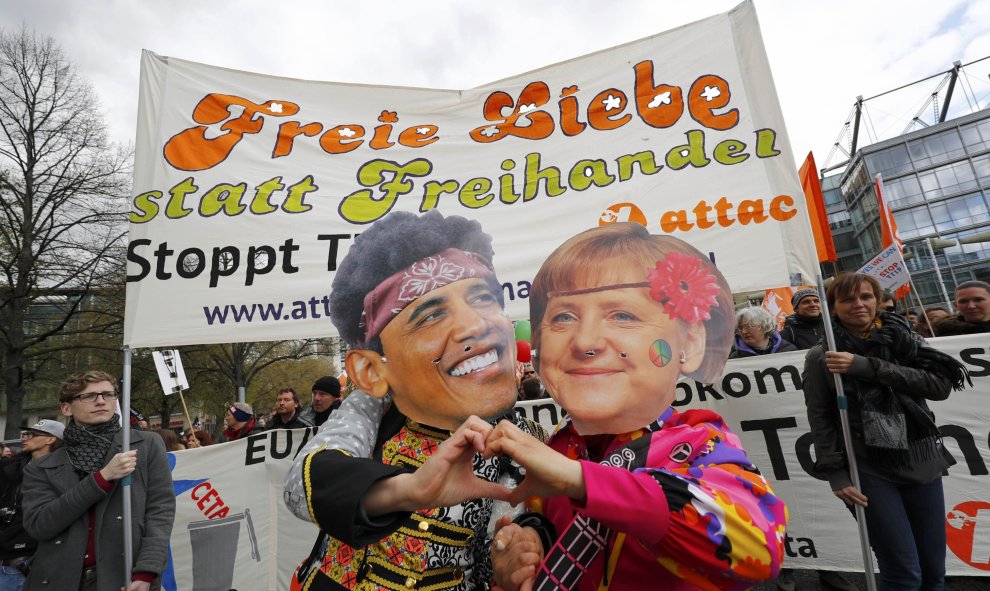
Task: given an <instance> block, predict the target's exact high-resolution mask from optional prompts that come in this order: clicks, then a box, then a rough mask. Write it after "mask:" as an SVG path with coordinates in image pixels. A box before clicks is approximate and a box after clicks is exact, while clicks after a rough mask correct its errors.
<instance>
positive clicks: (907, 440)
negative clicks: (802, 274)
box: [803, 273, 969, 591]
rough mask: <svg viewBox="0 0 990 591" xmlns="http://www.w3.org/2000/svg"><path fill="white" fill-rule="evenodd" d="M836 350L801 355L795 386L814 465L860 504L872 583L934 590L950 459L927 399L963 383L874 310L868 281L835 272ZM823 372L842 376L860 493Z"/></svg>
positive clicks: (898, 322)
mask: <svg viewBox="0 0 990 591" xmlns="http://www.w3.org/2000/svg"><path fill="white" fill-rule="evenodd" d="M826 298H827V300H828V307H829V310H830V311H831V314H832V325H833V329H834V331H835V343H836V349H837V350H836V351H834V352H833V351H827V350H826V348H825V346H824V344H818V345H815V346H814V347H812V348H811V349H810V350H809V351H808V355H807V357H806V359H805V366H804V374H803V383H804V396H805V403H806V405H807V409H808V421H809V423H810V424H811V434H812V437H813V438H814V444H815V456H816V457H817V459H818V460H817V463H816V466H817V468H818V469H819V470H820V471H821V472H823V473H824V474H825V476H827V477H828V481H829V484H830V485H831V487H832V492H833V493H835V496H837V497H839V498H840V499H841V500H842V501H843V502H844V503H846V505H847V506H849V507H850V509H851V508H852V505H861V506H863V507H864V508H865V514H866V526H867V530H868V532H869V535H870V544H871V545H872V546H873V551H874V553H875V554H876V556H877V561H878V563H879V567H880V578H881V587H880V588H881V589H885V590H888V591H889V590H892V589H898V590H900V589H912V590H916V589H926V590H929V589H930V590H936V589H942V586H943V580H944V578H945V511H944V498H943V493H942V472H943V471H944V470H945V469H946V468H948V467H949V466H951V465H952V464H954V463H955V460H953V458H952V456H951V455H949V453H948V452H947V451H946V450H945V448H944V447H943V446H942V443H941V437H940V435H939V431H938V427H937V426H936V424H935V420H934V416H935V415H934V414H933V413H932V412H931V410H929V408H928V404H927V403H926V400H945V399H946V398H948V396H949V393H950V392H951V391H952V389H953V388H955V389H957V390H958V389H961V388H962V387H963V385H964V381H965V380H968V379H969V375H968V372H967V371H966V369H965V367H963V366H962V364H960V363H959V362H958V361H956V360H955V359H953V358H952V357H949V356H948V355H946V354H944V353H942V352H940V351H936V350H935V349H932V348H931V347H929V346H928V345H927V344H926V343H925V342H924V340H923V339H921V337H919V336H918V335H916V334H915V333H913V332H912V331H911V328H910V326H909V325H908V323H907V320H905V319H904V318H903V317H901V316H899V315H897V314H894V313H891V312H882V311H879V310H878V304H879V303H880V301H881V298H882V290H881V289H880V285H879V283H877V281H876V279H874V278H872V277H870V276H867V275H861V274H854V273H842V274H840V275H839V276H837V277H836V279H835V280H834V281H833V282H832V284H831V285H830V286H829V288H828V292H827V294H826ZM832 374H840V375H841V376H842V383H843V388H844V390H845V393H846V396H847V397H848V399H849V424H850V429H851V432H852V442H853V449H852V453H854V454H855V456H856V462H857V465H858V468H859V478H860V485H861V489H862V490H857V489H856V487H854V486H853V484H852V479H851V477H850V474H849V464H848V461H847V453H849V450H846V449H845V445H844V443H843V437H842V428H841V425H840V421H839V408H838V401H837V398H836V392H835V381H834V379H833V377H832Z"/></svg>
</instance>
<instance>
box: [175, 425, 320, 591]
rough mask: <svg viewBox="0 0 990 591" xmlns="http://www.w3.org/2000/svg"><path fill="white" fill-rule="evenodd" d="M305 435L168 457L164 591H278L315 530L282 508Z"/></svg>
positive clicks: (265, 437) (269, 434)
mask: <svg viewBox="0 0 990 591" xmlns="http://www.w3.org/2000/svg"><path fill="white" fill-rule="evenodd" d="M310 434H311V430H310V429H298V430H295V431H288V430H285V429H274V430H272V431H266V432H264V433H259V434H257V435H252V436H250V437H248V438H246V439H240V440H238V441H233V442H230V443H224V444H220V445H211V446H208V447H201V448H197V449H191V450H187V451H180V452H170V453H169V454H168V456H169V464H170V465H171V466H172V481H173V483H174V484H173V486H174V488H175V497H176V498H175V501H176V504H175V523H174V524H173V526H172V538H171V551H170V559H171V560H170V562H169V567H168V569H167V570H166V572H165V574H164V575H163V576H162V589H164V591H193V590H194V589H197V590H201V591H228V590H229V589H242V590H252V591H263V590H266V589H267V590H271V591H276V590H279V591H281V590H283V589H288V588H289V579H290V577H291V576H292V572H293V570H295V567H296V566H297V565H298V564H299V563H300V562H302V561H303V559H304V558H305V557H307V556H309V552H310V550H311V549H312V547H313V543H314V542H315V541H316V536H317V533H318V530H317V528H316V526H315V525H313V524H312V523H309V522H306V521H302V520H300V519H299V518H297V517H296V516H295V515H293V514H292V513H291V512H290V511H289V510H288V509H287V508H286V507H285V503H283V502H282V482H283V480H284V479H285V474H286V472H288V471H289V466H290V465H291V464H292V459H293V457H295V454H296V453H297V452H298V451H299V449H301V448H302V445H303V444H304V443H305V442H306V441H308V440H309V437H310Z"/></svg>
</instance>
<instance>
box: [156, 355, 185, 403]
mask: <svg viewBox="0 0 990 591" xmlns="http://www.w3.org/2000/svg"><path fill="white" fill-rule="evenodd" d="M151 357H152V359H154V360H155V370H156V371H157V372H158V382H159V383H160V384H161V385H162V391H164V392H165V395H166V396H170V395H172V394H175V393H176V392H178V391H180V390H188V389H189V380H188V379H187V378H186V370H185V369H184V368H183V367H182V358H181V357H180V356H179V350H178V349H165V350H163V351H152V352H151Z"/></svg>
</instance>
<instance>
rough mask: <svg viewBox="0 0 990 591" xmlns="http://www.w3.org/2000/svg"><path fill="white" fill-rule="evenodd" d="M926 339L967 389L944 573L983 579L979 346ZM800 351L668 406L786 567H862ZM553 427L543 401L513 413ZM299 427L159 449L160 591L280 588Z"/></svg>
mask: <svg viewBox="0 0 990 591" xmlns="http://www.w3.org/2000/svg"><path fill="white" fill-rule="evenodd" d="M931 343H932V344H933V345H934V346H936V347H937V348H938V349H940V350H942V351H944V352H946V353H949V354H950V355H952V356H954V357H955V358H957V359H959V360H960V361H962V362H963V363H965V364H966V366H967V367H969V369H970V371H971V372H972V376H973V383H974V387H972V388H967V389H966V390H964V391H962V392H953V393H952V395H951V396H950V397H949V399H948V400H945V401H942V402H932V403H931V407H932V410H933V411H934V412H935V415H936V419H937V422H938V425H939V429H940V430H941V432H942V435H943V437H944V440H945V444H946V447H947V449H948V450H949V451H950V452H951V453H952V455H953V456H954V457H955V458H956V460H957V462H958V463H957V464H956V465H955V466H953V467H952V468H951V469H950V470H949V476H948V477H946V478H945V479H944V480H943V482H944V487H945V515H946V532H947V543H948V552H947V555H948V559H947V562H946V568H947V570H948V573H949V574H950V575H969V576H990V473H988V469H987V468H988V466H990V441H988V431H990V405H988V404H987V402H986V401H987V399H988V398H990V348H988V347H990V339H986V338H984V335H975V336H964V337H948V338H940V339H934V340H932V341H931ZM803 367H804V352H803V351H798V352H794V353H780V354H777V355H766V356H759V357H750V358H746V359H734V360H730V361H729V362H728V364H726V367H725V371H724V373H723V375H722V378H721V380H719V383H717V384H715V385H712V386H704V385H702V384H698V383H697V382H693V381H690V380H688V381H683V382H681V383H679V384H678V385H677V399H676V402H675V406H676V407H677V408H679V409H681V410H684V409H686V408H709V409H711V410H714V411H715V412H717V413H719V414H721V415H722V416H723V417H725V419H726V421H727V422H728V423H729V425H730V426H731V427H732V429H733V430H734V431H735V433H736V434H737V435H739V437H740V438H741V439H742V442H743V445H744V446H745V448H746V450H747V452H748V453H749V458H750V459H751V460H752V461H753V463H755V464H756V465H757V466H758V467H759V468H760V469H761V471H762V472H763V474H764V475H765V476H766V477H767V478H768V479H769V480H770V481H771V484H772V486H773V489H774V492H775V493H776V494H777V495H778V496H779V497H780V498H782V499H783V500H784V501H785V502H786V503H787V506H788V508H789V512H790V521H789V523H788V527H787V538H786V540H785V543H786V547H785V550H786V553H787V556H786V558H785V560H786V563H785V564H786V566H790V567H796V568H811V569H825V570H829V569H836V570H847V571H855V570H860V571H861V570H862V568H863V564H862V555H861V554H860V551H859V545H858V543H857V540H858V539H859V538H858V534H857V533H856V529H855V522H854V521H853V518H852V515H851V514H850V513H849V512H848V511H847V510H846V509H845V508H844V507H843V506H842V504H841V502H839V501H838V500H837V499H836V498H835V496H834V495H833V494H832V492H831V491H830V490H829V486H828V482H827V481H824V480H820V479H818V477H817V476H816V474H815V470H814V460H813V458H814V449H813V447H812V443H811V434H810V432H809V431H810V429H809V428H808V421H807V418H806V415H805V408H804V396H803V393H802V392H801V389H800V384H801V372H802V370H803ZM518 408H519V409H520V410H521V412H522V414H524V415H526V416H527V417H529V418H531V419H534V420H536V421H538V422H540V423H541V424H543V425H544V426H547V427H548V428H550V429H552V428H553V426H554V425H555V424H556V423H557V422H558V421H559V420H560V418H561V416H562V415H561V411H560V408H559V407H558V406H557V405H556V404H554V402H553V400H549V399H547V400H536V401H530V402H523V403H520V404H519V405H518ZM309 436H310V431H309V430H302V429H300V430H296V431H286V430H281V429H279V430H274V431H269V432H265V433H261V434H257V435H252V436H251V437H249V438H247V439H242V440H240V441H235V442H233V443H226V444H222V445H214V446H209V447H203V448H199V449H194V450H188V451H183V452H177V453H170V454H169V457H170V462H172V463H173V465H174V469H173V471H172V477H173V479H174V481H175V492H176V517H175V525H174V526H173V528H172V539H171V542H172V558H173V562H174V564H175V565H176V566H175V567H173V568H170V570H169V571H168V573H167V575H166V576H165V577H164V584H163V588H164V589H165V590H166V591H187V590H192V589H194V588H195V589H210V590H213V589H216V590H220V591H226V590H228V589H252V590H259V591H260V590H265V589H268V590H272V591H274V590H276V589H278V590H281V589H287V588H288V581H289V578H290V577H291V575H292V571H293V570H294V569H295V567H296V566H297V565H298V564H299V563H300V562H302V560H303V558H305V557H306V556H308V555H309V552H310V551H311V550H312V546H313V543H314V541H315V540H316V534H317V530H316V527H315V526H314V525H313V524H311V523H309V522H305V521H301V520H299V519H297V518H296V517H295V516H293V515H292V514H291V513H290V512H289V510H288V509H286V507H285V504H284V503H283V502H282V483H283V480H284V478H285V474H286V472H287V471H288V469H289V466H290V464H291V461H292V459H293V458H294V457H295V454H296V453H297V452H298V451H299V450H300V449H301V448H302V446H303V445H304V443H305V442H306V441H307V440H308V438H309Z"/></svg>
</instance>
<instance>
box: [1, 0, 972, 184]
mask: <svg viewBox="0 0 990 591" xmlns="http://www.w3.org/2000/svg"><path fill="white" fill-rule="evenodd" d="M737 3H738V2H737V1H736V0H709V1H708V2H692V3H688V2H671V1H666V2H664V1H660V0H652V1H648V0H629V1H625V0H615V1H612V2H605V1H601V0H599V1H590V0H567V1H563V0H561V1H541V2H536V1H532V0H531V1H529V2H520V1H516V0H502V1H501V2H471V1H469V0H462V1H459V2H458V1H454V0H444V1H428V0H423V1H420V2H408V1H404V2H399V1H396V2H390V1H378V0H362V1H358V2H335V1H331V0H323V1H319V0H298V1H297V0H281V1H275V2H273V1H265V2H262V1H258V0H237V1H233V0H226V1H220V0H192V1H190V0H170V1H167V2H140V1H135V0H86V1H85V2H69V1H56V0H4V1H3V2H2V3H0V23H4V26H8V27H10V26H14V27H16V26H19V24H20V23H26V24H27V25H28V27H30V28H34V29H35V30H36V31H37V32H38V33H41V34H46V35H51V36H53V37H54V38H55V39H56V40H57V41H58V42H59V43H60V44H61V46H62V47H63V49H64V50H65V51H66V53H67V54H68V55H69V56H70V58H71V59H72V60H74V62H75V63H76V64H77V65H78V67H79V69H80V71H81V73H82V75H83V76H84V77H86V78H87V79H88V80H89V81H90V82H91V83H92V84H93V86H94V88H95V89H96V92H97V93H98V95H99V97H100V100H101V102H102V104H101V105H100V106H101V108H102V109H103V110H104V112H105V114H106V121H107V123H108V125H109V126H110V132H111V134H112V137H113V138H114V139H115V140H117V141H120V142H124V143H129V142H131V141H133V138H134V123H135V119H136V114H137V97H138V77H139V62H140V56H141V49H150V50H152V51H154V52H156V53H158V54H160V55H165V56H173V57H179V58H183V59H187V60H192V61H197V62H202V63H207V64H213V65H218V66H224V67H228V68H235V69H241V70H248V71H255V72H262V73H267V74H273V75H280V76H291V77H296V78H304V79H312V80H330V81H336V82H351V83H373V84H386V85H400V86H421V87H433V88H448V89H465V88H471V87H475V86H479V85H481V84H484V83H486V82H491V81H496V80H499V79H502V78H507V77H510V76H513V75H516V74H520V73H523V72H527V71H529V70H533V69H536V68H539V67H541V66H545V65H548V64H552V63H556V62H559V61H563V60H566V59H570V58H574V57H577V56H580V55H584V54H587V53H590V52H593V51H597V50H600V49H605V48H608V47H612V46H614V45H618V44H621V43H625V42H628V41H632V40H635V39H639V38H642V37H647V36H650V35H653V34H655V33H659V32H662V31H666V30H668V29H671V28H675V27H678V26H680V25H684V24H687V23H690V22H693V21H696V20H699V19H701V18H705V17H707V16H710V15H712V14H716V13H719V12H725V11H728V10H730V9H731V8H732V7H733V6H735V5H736V4H737ZM755 3H756V10H757V14H758V16H759V19H760V25H761V28H762V31H763V38H764V41H765V44H766V48H767V53H768V55H769V58H770V66H771V68H772V70H773V76H774V80H775V82H776V86H777V92H778V95H779V97H780V100H781V104H782V107H783V111H784V119H785V122H786V124H787V131H788V133H789V135H790V139H791V144H792V146H793V148H794V152H795V154H796V157H798V158H802V159H803V157H804V155H805V154H806V153H807V152H808V151H809V150H813V151H814V152H815V157H816V159H817V161H818V165H819V166H824V165H825V163H826V160H827V158H828V155H829V152H830V151H831V150H832V145H833V144H834V143H835V141H836V138H837V136H838V135H839V133H840V131H841V129H842V125H843V123H844V122H845V121H846V120H847V117H848V115H849V112H850V109H851V107H852V105H853V103H854V101H855V98H856V96H857V95H863V96H864V97H870V96H873V95H875V94H878V93H881V92H884V91H887V90H891V89H893V88H895V87H898V86H901V85H903V84H907V83H910V82H914V81H916V80H918V79H921V78H924V77H926V76H929V75H932V74H936V73H938V72H941V71H945V70H948V69H949V68H951V67H952V63H953V62H954V61H956V60H959V61H961V62H962V63H963V64H966V63H968V62H971V61H974V60H978V59H980V58H984V57H987V56H990V0H970V1H960V0H941V1H937V2H936V1H932V0H923V1H922V0H898V1H896V2H895V1H889V2H888V1H882V2H881V1H875V0H865V1H864V0H832V1H829V2H821V1H814V2H811V1H806V0H755ZM964 72H966V74H967V75H966V76H964V77H963V79H962V80H961V82H960V84H959V85H958V86H957V87H956V92H955V95H954V99H953V101H952V104H953V107H954V108H953V110H952V113H966V112H970V110H971V106H972V105H974V103H975V104H979V105H980V106H982V107H987V106H990V79H988V73H990V59H988V60H985V61H983V62H981V63H979V64H974V65H973V66H970V67H968V68H965V69H964ZM940 79H941V77H937V78H935V79H933V80H931V81H929V82H926V83H924V84H920V85H916V86H915V87H912V88H911V89H910V90H906V91H901V92H897V93H894V94H893V95H890V96H887V97H884V98H882V99H877V100H873V101H868V102H867V111H866V113H867V118H866V119H865V121H864V123H865V124H866V125H867V127H866V128H865V129H864V130H863V131H862V132H861V137H864V140H861V143H862V142H863V141H867V142H868V141H870V136H871V134H872V133H873V132H874V131H875V132H876V134H877V135H878V136H880V137H881V138H887V137H891V136H894V135H898V134H900V133H901V132H902V131H903V130H904V129H905V127H906V126H907V125H908V123H909V122H910V120H911V119H912V118H913V117H914V116H915V115H917V114H918V112H919V109H921V108H922V106H923V104H924V102H925V99H926V98H928V96H929V95H931V93H932V92H933V91H934V90H935V87H936V86H937V84H938V82H939V81H940ZM967 99H968V100H967ZM933 110H934V108H933V107H931V106H929V107H928V109H927V110H925V111H924V112H923V113H922V118H923V119H924V120H925V121H926V122H928V123H931V121H932V117H933V114H932V112H933ZM843 141H844V142H846V141H848V140H843ZM842 159H844V158H843V157H842V156H841V155H836V156H834V157H833V159H832V161H831V163H832V164H835V163H837V162H839V161H841V160H842Z"/></svg>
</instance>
